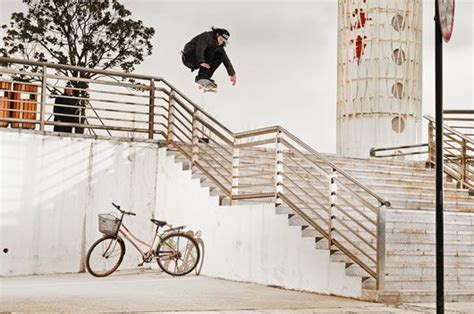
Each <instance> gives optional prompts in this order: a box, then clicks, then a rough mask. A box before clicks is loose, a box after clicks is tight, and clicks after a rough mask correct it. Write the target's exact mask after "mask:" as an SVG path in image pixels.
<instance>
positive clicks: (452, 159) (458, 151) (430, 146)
mask: <svg viewBox="0 0 474 314" xmlns="http://www.w3.org/2000/svg"><path fill="white" fill-rule="evenodd" d="M444 114H445V116H446V118H445V119H444V121H445V123H444V124H443V143H444V144H443V158H444V167H443V169H444V172H445V173H446V174H447V175H448V176H449V177H451V178H452V179H454V180H456V181H457V182H458V183H459V186H460V187H463V188H468V189H470V190H474V137H473V135H474V110H445V111H444ZM424 118H425V119H426V120H427V121H428V142H427V143H423V144H416V145H403V146H394V147H384V148H372V149H371V150H370V156H371V157H376V158H387V157H400V156H410V155H420V154H422V155H424V154H426V155H427V162H429V163H431V164H432V165H434V164H435V162H436V151H435V150H436V147H435V143H436V138H435V134H436V132H435V128H436V125H435V119H434V118H433V117H432V116H430V115H425V116H424ZM451 123H453V124H451ZM425 147H426V149H425ZM381 152H382V154H380V153H381Z"/></svg>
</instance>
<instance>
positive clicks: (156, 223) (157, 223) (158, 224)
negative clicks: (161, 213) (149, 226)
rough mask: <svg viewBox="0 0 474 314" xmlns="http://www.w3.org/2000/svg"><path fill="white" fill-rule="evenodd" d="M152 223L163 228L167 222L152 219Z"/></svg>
mask: <svg viewBox="0 0 474 314" xmlns="http://www.w3.org/2000/svg"><path fill="white" fill-rule="evenodd" d="M150 221H151V222H152V223H154V224H155V225H157V226H158V227H163V226H164V225H166V221H161V220H156V219H153V218H151V219H150Z"/></svg>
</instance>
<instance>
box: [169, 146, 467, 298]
mask: <svg viewBox="0 0 474 314" xmlns="http://www.w3.org/2000/svg"><path fill="white" fill-rule="evenodd" d="M207 145H209V146H210V144H207ZM201 146H202V147H200V150H203V149H208V150H209V151H210V149H209V148H206V144H204V143H203V144H201ZM187 149H188V150H189V152H190V153H191V147H188V148H187ZM219 150H220V148H219V147H212V151H219ZM170 153H172V154H176V156H175V158H176V161H177V162H182V163H183V169H190V162H189V161H188V160H187V159H186V158H184V157H183V156H182V155H181V154H179V153H176V152H170ZM241 155H242V156H245V158H244V157H241V160H240V162H241V164H242V163H244V164H250V165H252V163H253V165H255V166H254V167H252V168H251V170H249V171H248V173H252V172H253V173H255V171H261V172H262V173H264V172H267V173H271V172H272V171H274V166H273V165H272V163H271V160H273V159H274V156H275V152H274V151H273V150H271V149H255V148H253V149H251V150H248V151H246V152H245V154H242V152H241ZM228 156H229V152H228V151H227V152H226V151H220V154H213V156H212V158H206V157H204V155H202V156H200V158H205V159H206V160H205V161H204V160H201V165H202V166H203V167H204V168H205V170H206V171H207V172H208V173H210V174H213V175H216V177H218V176H217V174H218V173H222V172H224V171H225V170H226V169H223V168H225V167H227V166H226V165H227V164H228V162H229V158H228ZM324 156H325V157H326V158H327V159H329V160H331V161H332V162H333V163H335V164H336V165H337V166H339V167H340V168H342V169H344V170H345V171H346V172H348V173H349V174H350V175H352V176H353V177H354V178H355V179H357V180H358V181H359V182H361V183H362V184H364V185H365V186H367V187H369V188H370V189H371V190H373V191H374V192H375V193H377V194H378V195H381V196H383V197H384V198H386V199H388V200H390V202H391V204H392V205H391V208H389V209H387V211H386V264H385V265H386V269H385V275H386V276H385V280H386V282H385V287H384V290H382V291H380V290H375V288H376V287H375V280H374V279H373V278H372V277H370V276H369V275H368V274H367V272H365V271H364V270H363V269H362V268H360V267H359V266H358V265H357V264H355V263H354V262H353V261H351V260H350V259H349V258H348V257H347V256H346V255H345V254H343V253H342V252H340V251H339V250H337V249H335V248H334V247H332V246H329V243H328V241H327V239H325V238H324V237H323V236H321V234H319V233H318V231H316V230H315V229H314V228H312V227H311V226H309V225H308V223H307V222H306V221H305V220H304V219H302V218H301V217H300V216H299V215H297V214H296V213H295V212H294V211H293V210H292V209H291V208H290V207H288V206H286V205H285V204H282V205H279V206H277V207H276V213H277V214H280V215H287V216H288V224H289V225H292V226H300V227H301V235H302V237H304V238H307V237H312V238H314V240H315V249H316V250H328V249H329V250H330V252H331V254H332V255H331V260H332V261H334V262H342V263H344V264H345V265H346V274H347V275H350V276H357V277H360V278H361V279H362V281H363V283H362V287H363V289H364V290H363V291H364V293H363V298H364V299H370V300H376V301H382V302H389V303H399V302H426V301H433V300H434V295H435V284H436V282H435V272H436V268H435V233H434V223H435V218H434V208H435V189H434V186H435V174H434V170H433V169H429V168H426V167H425V163H424V162H415V161H388V160H375V159H353V158H343V157H340V156H335V155H324ZM285 161H286V163H285V167H287V170H291V171H287V173H291V175H290V174H289V175H288V180H287V181H290V180H291V184H290V182H288V183H287V184H288V185H289V186H291V185H292V184H294V185H299V186H300V187H303V188H305V186H308V187H310V188H308V191H310V194H311V195H305V193H301V192H298V191H296V190H295V192H294V193H295V194H294V197H295V198H296V199H297V200H298V201H299V202H300V203H298V206H301V208H302V209H303V211H304V212H305V213H306V214H308V215H309V216H310V217H311V218H313V220H314V221H316V222H318V223H320V224H321V226H325V224H327V221H324V220H325V218H326V217H324V212H323V211H322V210H320V209H319V208H318V206H317V205H318V204H327V203H328V202H329V200H330V199H331V196H330V188H329V182H328V185H327V187H324V185H321V184H319V185H318V184H316V183H321V182H325V181H327V178H326V177H324V175H322V174H321V173H320V172H318V171H317V170H316V169H314V167H311V166H307V165H305V166H303V168H301V163H302V162H303V161H302V159H301V158H298V157H296V156H290V153H288V156H285ZM296 165H300V167H297V166H296ZM322 167H323V168H324V167H325V166H322ZM289 168H290V169H289ZM326 168H327V171H330V170H331V169H330V168H329V167H326ZM193 170H194V169H193ZM227 171H228V169H227ZM193 174H194V176H195V177H196V178H199V179H200V182H201V185H202V186H207V187H209V190H210V194H211V195H219V197H220V200H221V203H222V204H230V203H231V202H230V200H228V198H227V197H226V196H225V195H224V194H223V193H222V192H221V191H220V190H219V188H218V187H217V186H216V184H215V183H213V182H212V181H211V180H210V179H209V178H208V177H207V176H206V175H204V174H203V173H202V172H201V171H197V170H194V171H193ZM243 174H245V172H244V173H243ZM240 175H242V172H241V173H240ZM269 178H270V179H273V178H274V176H270V177H269ZM318 181H319V182H318ZM251 182H254V183H255V182H256V179H255V178H254V177H251V178H249V179H248V183H251ZM221 183H222V184H227V185H229V182H228V181H227V182H221ZM313 183H314V184H313ZM344 184H345V185H347V186H350V187H351V188H352V189H353V190H355V191H357V190H358V189H360V188H358V187H357V186H356V185H355V184H352V183H351V182H344ZM271 191H274V185H272V184H268V185H265V184H262V186H261V187H260V188H259V192H271ZM345 197H346V198H347V196H345ZM361 197H362V198H365V196H364V195H363V194H362V191H361ZM234 202H235V201H234ZM238 202H275V199H274V198H268V199H260V200H246V201H238ZM309 203H311V204H309ZM355 203H356V202H355ZM308 204H309V205H308ZM307 206H311V208H305V207H307ZM356 207H357V209H358V210H361V211H363V212H364V213H365V214H366V215H367V218H368V219H374V213H373V212H371V211H370V210H369V209H367V208H365V207H364V206H358V205H356ZM445 211H446V213H445V267H446V268H445V276H446V277H445V287H446V290H447V295H446V299H447V300H448V301H458V300H459V301H474V196H472V195H470V194H469V191H468V190H463V189H458V188H456V183H454V182H450V181H449V180H446V182H445ZM333 214H334V215H338V213H337V212H336V210H335V211H334V212H333ZM345 214H348V215H356V213H355V211H354V210H352V209H351V208H345ZM340 220H341V221H342V222H344V223H345V225H342V224H341V225H338V226H337V229H338V230H339V231H340V232H343V233H344V232H345V234H346V236H348V239H347V241H346V240H344V239H340V240H338V241H340V242H341V243H343V244H345V245H347V246H348V247H349V246H350V245H351V243H352V244H356V245H357V246H359V247H361V248H365V247H367V250H370V245H372V247H374V246H376V243H375V242H376V241H375V239H374V238H373V237H371V236H370V232H372V233H374V232H376V230H375V229H376V228H372V229H369V230H367V229H366V228H361V227H360V226H358V225H357V224H355V223H354V222H353V221H351V220H348V219H345V216H344V215H342V214H341V218H340ZM349 228H350V229H352V230H355V231H356V232H357V235H354V234H351V233H350V232H349V231H348V229H349ZM352 253H353V254H355V255H356V256H357V257H358V258H359V259H361V260H363V261H364V262H367V263H368V264H370V263H372V262H371V260H370V258H369V257H368V256H366V255H364V254H361V252H360V251H356V250H355V251H353V252H352ZM372 264H373V263H372ZM373 267H375V265H373Z"/></svg>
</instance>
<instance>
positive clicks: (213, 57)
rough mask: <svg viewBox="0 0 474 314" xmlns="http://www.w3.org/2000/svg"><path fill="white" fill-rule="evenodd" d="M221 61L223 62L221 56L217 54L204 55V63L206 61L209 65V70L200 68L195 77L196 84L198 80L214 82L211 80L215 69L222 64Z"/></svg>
mask: <svg viewBox="0 0 474 314" xmlns="http://www.w3.org/2000/svg"><path fill="white" fill-rule="evenodd" d="M222 60H223V57H222V54H221V53H219V52H216V53H212V54H211V53H209V54H207V53H206V61H207V64H209V65H210V68H209V69H206V68H203V67H200V68H199V73H198V75H197V76H196V82H197V81H198V80H200V79H206V80H210V81H212V82H214V80H212V76H213V75H214V72H215V71H216V70H217V68H218V67H219V66H220V65H221V64H222Z"/></svg>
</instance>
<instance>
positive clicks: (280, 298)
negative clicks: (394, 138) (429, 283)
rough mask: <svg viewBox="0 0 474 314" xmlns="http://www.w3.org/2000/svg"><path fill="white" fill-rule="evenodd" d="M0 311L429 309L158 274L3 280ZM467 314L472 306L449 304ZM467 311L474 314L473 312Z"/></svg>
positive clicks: (328, 311) (346, 311)
mask: <svg viewBox="0 0 474 314" xmlns="http://www.w3.org/2000/svg"><path fill="white" fill-rule="evenodd" d="M0 296H1V298H0V312H10V311H11V312H19V311H20V312H22V311H28V312H31V311H36V312H39V311H41V312H46V311H48V312H52V311H54V312H59V311H61V312H77V311H81V312H91V311H94V312H99V311H101V312H103V311H107V312H116V311H120V312H194V313H195V312H209V311H212V312H214V313H215V311H218V312H219V313H248V312H258V313H323V312H324V313H348V312H350V313H362V312H363V313H408V312H411V313H417V312H418V313H419V312H430V311H432V308H430V307H432V305H430V304H420V305H416V304H413V305H403V306H399V307H390V306H386V305H383V304H376V303H369V302H362V301H358V300H353V299H348V298H341V297H334V296H323V295H318V294H314V293H305V292H298V291H289V290H283V289H278V288H272V287H266V286H261V285H256V284H247V283H238V282H232V281H226V280H219V279H214V278H208V277H203V276H199V277H196V276H186V277H176V278H173V277H170V276H168V275H164V274H162V273H160V272H159V271H150V270H146V271H142V272H136V271H133V272H132V271H121V272H117V273H115V274H113V275H112V276H110V277H107V278H94V277H92V276H90V275H89V274H84V273H82V274H67V275H43V276H26V277H4V278H1V279H0ZM450 308H452V309H453V310H455V311H454V312H457V313H470V312H469V311H470V310H471V309H474V304H448V305H447V309H450ZM471 313H474V311H473V312H471Z"/></svg>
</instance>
